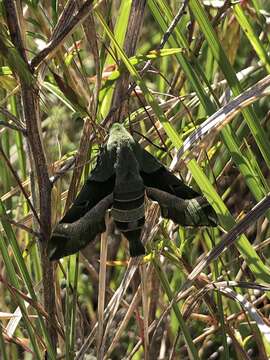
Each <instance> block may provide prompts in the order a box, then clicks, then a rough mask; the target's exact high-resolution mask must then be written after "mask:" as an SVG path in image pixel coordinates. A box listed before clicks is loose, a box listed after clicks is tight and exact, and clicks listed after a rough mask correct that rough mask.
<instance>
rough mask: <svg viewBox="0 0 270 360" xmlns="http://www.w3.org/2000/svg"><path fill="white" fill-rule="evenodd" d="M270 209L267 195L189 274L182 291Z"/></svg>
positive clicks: (269, 196) (269, 199) (269, 197)
mask: <svg viewBox="0 0 270 360" xmlns="http://www.w3.org/2000/svg"><path fill="white" fill-rule="evenodd" d="M269 208H270V195H267V196H266V197H265V198H264V199H263V200H261V201H260V202H259V203H258V204H256V205H255V206H254V207H253V208H252V209H251V210H250V211H249V212H248V214H247V215H246V216H245V217H244V218H243V219H242V220H240V221H239V223H237V224H236V225H235V226H234V227H233V228H232V229H231V230H230V231H229V232H228V233H227V234H226V235H224V236H223V238H222V240H221V241H220V243H219V244H218V245H216V246H215V247H214V248H213V249H212V250H211V251H210V252H209V253H208V254H206V255H204V256H203V258H202V260H201V261H200V262H199V263H198V264H197V265H196V267H195V268H194V269H193V271H192V272H191V273H190V274H189V276H188V279H187V281H186V282H185V283H184V285H183V287H182V290H184V289H187V288H188V287H189V286H190V285H191V283H192V282H193V281H194V280H195V279H196V277H197V276H198V275H199V274H200V273H201V272H202V271H203V270H204V269H205V268H206V267H207V266H208V265H209V264H210V263H211V262H212V261H213V260H215V259H216V258H217V257H218V256H219V255H221V254H222V252H223V251H224V250H225V249H228V248H229V247H230V246H231V245H232V244H233V243H234V241H235V240H236V239H237V237H238V236H239V235H241V234H242V233H243V232H245V231H246V230H247V228H248V227H249V226H250V225H251V224H253V223H254V222H255V221H257V220H258V219H259V218H260V217H261V216H262V215H263V214H264V213H265V212H266V211H267V210H269Z"/></svg>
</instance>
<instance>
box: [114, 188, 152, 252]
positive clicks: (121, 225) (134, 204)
mask: <svg viewBox="0 0 270 360" xmlns="http://www.w3.org/2000/svg"><path fill="white" fill-rule="evenodd" d="M141 190H142V189H141ZM144 201H145V196H144V189H143V190H142V191H139V192H137V194H136V193H135V192H133V193H129V194H128V193H121V194H119V193H116V194H114V201H113V207H112V209H111V214H112V217H113V219H114V222H115V225H116V227H117V229H118V230H119V231H121V233H123V235H124V236H125V237H126V238H127V240H128V241H129V250H130V255H131V256H132V257H133V256H139V255H143V254H145V250H144V247H143V245H142V243H141V240H140V237H141V232H142V228H143V226H144V223H145V204H144Z"/></svg>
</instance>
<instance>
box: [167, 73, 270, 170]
mask: <svg viewBox="0 0 270 360" xmlns="http://www.w3.org/2000/svg"><path fill="white" fill-rule="evenodd" d="M269 94H270V75H267V76H266V77H265V78H263V79H262V80H260V81H258V82H257V83H256V84H255V85H253V86H252V87H251V88H249V89H248V90H246V91H244V92H243V93H242V94H241V95H239V96H237V97H236V98H235V99H233V100H231V101H230V102H229V103H228V104H226V105H224V106H223V107H222V108H221V109H219V110H218V111H217V112H215V113H214V114H213V115H212V116H210V117H209V118H208V119H207V120H206V121H205V122H204V123H203V124H202V125H200V126H199V127H198V128H197V129H196V130H195V131H194V132H193V133H192V134H191V135H190V136H189V137H188V138H187V139H186V140H185V141H184V144H183V145H182V147H181V148H180V149H179V150H178V152H177V154H176V156H175V157H174V159H173V161H172V163H171V166H170V169H171V170H173V169H175V168H176V166H177V163H178V162H179V161H180V159H181V158H182V156H183V155H184V153H185V151H187V150H190V149H191V148H192V146H194V145H196V150H197V148H199V149H201V148H205V147H206V146H208V144H209V140H210V137H211V142H212V141H213V136H214V133H215V134H217V133H219V132H220V131H221V130H222V129H223V127H224V126H225V125H227V124H228V123H229V122H230V121H231V120H232V119H233V118H234V117H235V116H236V115H237V114H239V112H241V110H242V109H244V108H246V107H247V106H248V105H250V104H252V103H254V102H255V101H257V100H259V99H260V98H261V97H263V96H268V95H269Z"/></svg>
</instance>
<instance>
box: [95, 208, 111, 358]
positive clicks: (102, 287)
mask: <svg viewBox="0 0 270 360" xmlns="http://www.w3.org/2000/svg"><path fill="white" fill-rule="evenodd" d="M108 221H109V215H108V213H106V215H105V223H106V232H104V233H103V234H101V244H100V264H99V283H98V329H97V359H98V360H102V359H103V357H104V347H103V346H102V338H103V330H104V305H105V295H106V268H107V266H106V261H107V250H108Z"/></svg>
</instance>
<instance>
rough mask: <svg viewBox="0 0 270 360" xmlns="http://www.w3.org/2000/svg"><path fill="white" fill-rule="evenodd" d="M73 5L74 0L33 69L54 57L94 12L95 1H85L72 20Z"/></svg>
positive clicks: (36, 59)
mask: <svg viewBox="0 0 270 360" xmlns="http://www.w3.org/2000/svg"><path fill="white" fill-rule="evenodd" d="M102 1H103V0H100V1H99V2H98V4H97V6H98V5H99V3H101V2H102ZM73 3H75V4H76V2H75V1H74V0H73V1H70V2H69V3H68V8H67V10H66V12H65V13H64V16H63V17H60V19H59V26H57V27H56V32H55V34H52V38H51V41H50V42H49V43H48V44H47V45H46V47H45V48H44V49H43V50H41V51H40V52H39V53H38V54H37V55H36V56H35V57H34V58H33V59H32V60H31V68H32V69H35V68H36V67H37V66H38V65H39V64H40V63H41V62H42V61H44V60H45V59H46V58H47V56H52V55H53V53H54V52H55V51H56V50H57V48H58V47H59V46H60V45H61V44H62V43H63V41H64V40H65V38H66V37H67V36H68V35H69V34H70V33H71V32H72V31H73V30H74V29H75V27H77V26H79V25H80V24H81V23H82V22H83V21H84V20H85V19H86V18H87V16H88V15H89V12H91V11H92V10H93V3H94V0H87V1H85V2H84V4H83V5H82V6H81V7H80V9H79V10H78V12H77V13H76V14H75V15H74V16H73V17H72V18H70V12H72V9H73Z"/></svg>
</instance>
